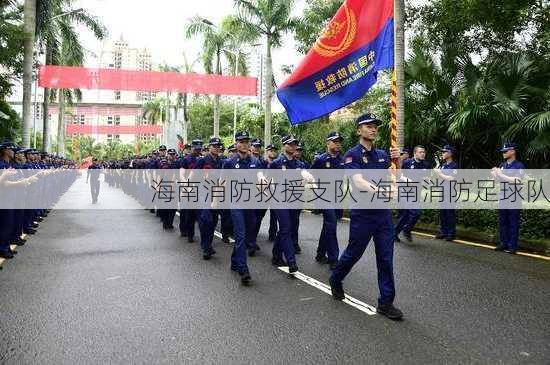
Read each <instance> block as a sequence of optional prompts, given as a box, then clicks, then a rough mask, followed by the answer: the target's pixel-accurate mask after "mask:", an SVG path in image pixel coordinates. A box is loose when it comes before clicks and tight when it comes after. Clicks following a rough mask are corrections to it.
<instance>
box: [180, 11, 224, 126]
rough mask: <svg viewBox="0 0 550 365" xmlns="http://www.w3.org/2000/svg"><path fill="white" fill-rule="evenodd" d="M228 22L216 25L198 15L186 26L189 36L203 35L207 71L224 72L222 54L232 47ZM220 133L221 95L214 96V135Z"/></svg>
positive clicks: (187, 35)
mask: <svg viewBox="0 0 550 365" xmlns="http://www.w3.org/2000/svg"><path fill="white" fill-rule="evenodd" d="M224 24H228V22H227V21H226V20H225V19H224V22H222V24H221V25H220V26H216V25H214V24H213V23H212V22H210V21H209V20H207V19H205V18H202V17H199V16H196V17H194V18H192V19H191V20H190V21H189V23H188V24H187V26H186V29H185V34H186V37H187V38H193V37H196V36H202V38H203V53H202V56H203V65H204V69H205V71H206V72H207V73H213V74H216V75H221V74H222V55H224V49H225V48H227V47H230V45H231V37H230V36H228V34H230V33H229V32H228V30H227V28H226V27H227V26H224ZM219 134H220V95H215V96H214V135H215V136H219Z"/></svg>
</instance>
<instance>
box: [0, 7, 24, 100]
mask: <svg viewBox="0 0 550 365" xmlns="http://www.w3.org/2000/svg"><path fill="white" fill-rule="evenodd" d="M23 38H24V33H23V25H22V12H21V8H20V7H18V6H17V4H16V2H15V1H2V2H0V100H4V98H5V97H6V96H8V95H9V94H10V93H11V88H12V80H13V79H14V78H16V77H18V76H20V75H21V74H22V68H23V47H22V46H21V45H22V44H23Z"/></svg>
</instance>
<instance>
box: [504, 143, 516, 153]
mask: <svg viewBox="0 0 550 365" xmlns="http://www.w3.org/2000/svg"><path fill="white" fill-rule="evenodd" d="M516 148H518V145H517V144H516V143H512V142H507V143H504V144H503V145H502V148H501V149H500V152H508V151H511V150H515V149H516Z"/></svg>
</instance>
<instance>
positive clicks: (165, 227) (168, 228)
mask: <svg viewBox="0 0 550 365" xmlns="http://www.w3.org/2000/svg"><path fill="white" fill-rule="evenodd" d="M162 228H164V229H166V230H170V229H174V226H173V225H171V224H165V223H163V224H162Z"/></svg>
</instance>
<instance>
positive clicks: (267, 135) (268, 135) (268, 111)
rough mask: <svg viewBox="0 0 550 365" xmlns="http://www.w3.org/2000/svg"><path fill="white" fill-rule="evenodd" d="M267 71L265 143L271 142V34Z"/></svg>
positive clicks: (268, 41) (268, 38) (268, 39)
mask: <svg viewBox="0 0 550 365" xmlns="http://www.w3.org/2000/svg"><path fill="white" fill-rule="evenodd" d="M265 62H266V72H265V82H264V84H265V124H264V143H265V145H266V146H267V145H269V144H271V97H272V95H273V84H272V78H273V68H272V67H273V65H272V59H271V36H270V35H267V49H266V58H265Z"/></svg>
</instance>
